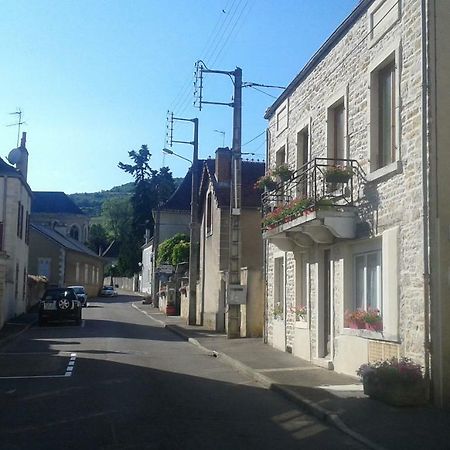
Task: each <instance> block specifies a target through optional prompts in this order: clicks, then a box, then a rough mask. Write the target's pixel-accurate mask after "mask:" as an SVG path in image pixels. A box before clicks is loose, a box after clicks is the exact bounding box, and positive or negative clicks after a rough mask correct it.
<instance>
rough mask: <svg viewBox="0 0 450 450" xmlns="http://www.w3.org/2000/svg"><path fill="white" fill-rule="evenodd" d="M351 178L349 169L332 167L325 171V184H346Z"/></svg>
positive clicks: (351, 170) (351, 174)
mask: <svg viewBox="0 0 450 450" xmlns="http://www.w3.org/2000/svg"><path fill="white" fill-rule="evenodd" d="M352 176H353V169H352V168H351V167H341V166H333V167H330V168H328V169H327V170H326V171H325V181H326V182H327V183H348V181H349V180H350V178H351V177H352Z"/></svg>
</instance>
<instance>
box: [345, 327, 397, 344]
mask: <svg viewBox="0 0 450 450" xmlns="http://www.w3.org/2000/svg"><path fill="white" fill-rule="evenodd" d="M340 334H341V335H345V336H356V337H360V338H363V339H376V340H377V341H389V342H399V339H398V336H396V335H393V334H389V333H386V332H384V331H371V330H363V329H353V328H343V329H342V330H341V333H340Z"/></svg>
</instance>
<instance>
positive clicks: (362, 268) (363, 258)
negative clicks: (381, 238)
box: [353, 250, 382, 311]
mask: <svg viewBox="0 0 450 450" xmlns="http://www.w3.org/2000/svg"><path fill="white" fill-rule="evenodd" d="M353 275H354V276H353V280H354V282H353V287H354V306H355V308H356V309H364V310H368V309H378V310H380V311H381V309H382V284H381V283H382V279H381V276H382V270H381V250H375V251H371V252H366V253H359V254H356V255H354V257H353Z"/></svg>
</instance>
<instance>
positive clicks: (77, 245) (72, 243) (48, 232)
mask: <svg viewBox="0 0 450 450" xmlns="http://www.w3.org/2000/svg"><path fill="white" fill-rule="evenodd" d="M30 227H31V228H32V229H34V230H36V231H37V232H38V233H40V234H42V235H44V236H45V237H46V238H47V239H50V240H52V241H54V242H56V243H57V244H59V245H61V246H62V247H64V248H65V249H67V250H72V251H75V252H78V253H84V254H87V255H89V256H94V257H95V258H100V256H98V255H97V254H96V253H95V252H93V251H92V250H91V249H90V248H88V247H86V246H85V245H84V244H82V243H81V242H78V241H76V240H75V239H72V238H70V237H68V236H64V235H62V234H61V233H59V232H58V231H56V230H53V229H51V228H48V227H44V226H43V225H38V224H35V223H32V224H30Z"/></svg>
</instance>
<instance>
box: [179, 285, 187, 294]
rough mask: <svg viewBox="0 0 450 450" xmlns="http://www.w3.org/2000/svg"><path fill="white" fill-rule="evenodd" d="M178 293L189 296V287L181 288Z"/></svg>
mask: <svg viewBox="0 0 450 450" xmlns="http://www.w3.org/2000/svg"><path fill="white" fill-rule="evenodd" d="M178 291H179V292H180V294H182V295H185V296H187V286H181V287H180V289H178Z"/></svg>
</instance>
